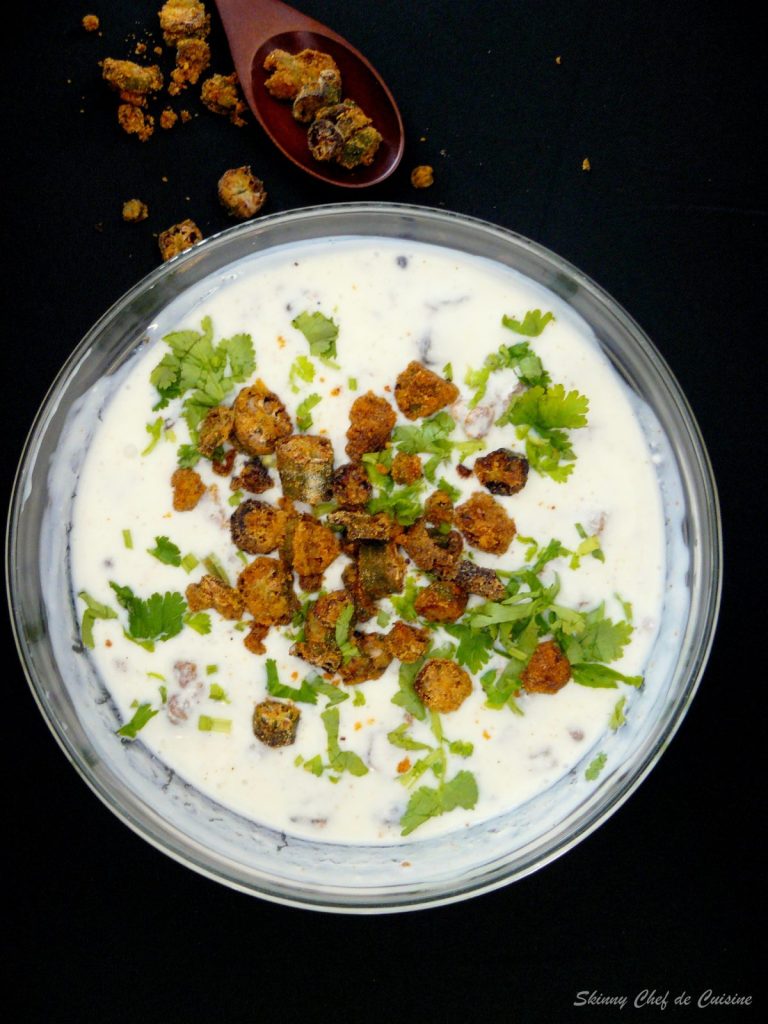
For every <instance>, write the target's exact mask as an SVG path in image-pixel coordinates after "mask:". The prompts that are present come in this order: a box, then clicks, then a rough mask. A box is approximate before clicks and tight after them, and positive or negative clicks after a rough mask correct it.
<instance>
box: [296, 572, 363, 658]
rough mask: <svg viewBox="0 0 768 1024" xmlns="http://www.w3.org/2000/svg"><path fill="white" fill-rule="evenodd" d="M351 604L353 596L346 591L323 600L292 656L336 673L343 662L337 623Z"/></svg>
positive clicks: (315, 607) (311, 614) (308, 619)
mask: <svg viewBox="0 0 768 1024" xmlns="http://www.w3.org/2000/svg"><path fill="white" fill-rule="evenodd" d="M349 603H350V598H349V595H348V594H347V593H346V591H344V590H335V591H333V592H332V593H330V594H324V595H323V596H322V597H319V598H318V599H317V601H315V602H314V604H312V605H310V607H309V610H308V612H307V617H306V620H305V622H304V639H303V640H301V641H299V642H298V643H295V644H294V645H293V647H291V654H293V655H294V656H295V657H298V658H303V659H304V661H308V662H309V663H310V665H314V666H315V667H316V668H320V669H322V670H323V671H324V672H335V671H336V669H337V668H338V667H339V666H340V665H341V661H342V656H341V651H340V650H339V646H338V644H337V643H336V623H337V622H338V619H339V616H340V615H341V613H342V612H343V611H344V609H345V608H346V607H347V605H349Z"/></svg>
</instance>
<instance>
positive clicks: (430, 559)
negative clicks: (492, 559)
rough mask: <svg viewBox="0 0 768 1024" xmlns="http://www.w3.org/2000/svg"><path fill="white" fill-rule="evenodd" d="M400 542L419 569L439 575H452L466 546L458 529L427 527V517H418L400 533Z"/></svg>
mask: <svg viewBox="0 0 768 1024" xmlns="http://www.w3.org/2000/svg"><path fill="white" fill-rule="evenodd" d="M399 539H400V544H401V545H402V546H403V548H404V549H405V551H406V553H407V554H408V556H409V557H410V558H411V560H412V561H413V562H414V564H415V565H416V566H418V568H419V569H423V570H424V571H425V572H433V573H435V575H437V576H445V577H451V576H453V573H454V571H455V569H456V566H457V564H458V561H459V557H460V556H461V552H462V550H463V548H464V542H463V541H462V539H461V535H460V534H459V533H457V531H456V530H451V531H450V533H440V531H439V530H431V529H429V528H428V527H427V524H426V520H425V519H423V518H422V519H417V520H416V522H415V523H414V524H413V525H412V526H409V527H408V529H407V530H405V531H404V532H403V533H401V534H400V538H399Z"/></svg>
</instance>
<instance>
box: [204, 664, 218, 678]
mask: <svg viewBox="0 0 768 1024" xmlns="http://www.w3.org/2000/svg"><path fill="white" fill-rule="evenodd" d="M218 671H219V666H218V665H206V666H205V674H206V675H207V676H215V675H216V673H217V672H218Z"/></svg>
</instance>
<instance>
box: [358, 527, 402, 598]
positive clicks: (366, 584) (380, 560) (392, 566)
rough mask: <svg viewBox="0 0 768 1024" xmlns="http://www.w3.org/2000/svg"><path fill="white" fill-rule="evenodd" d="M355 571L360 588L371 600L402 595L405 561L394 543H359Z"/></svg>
mask: <svg viewBox="0 0 768 1024" xmlns="http://www.w3.org/2000/svg"><path fill="white" fill-rule="evenodd" d="M357 569H358V573H359V578H360V586H361V587H362V588H363V590H364V591H365V593H366V594H367V595H368V597H370V598H371V599H372V600H374V601H376V600H378V598H380V597H386V596H387V595H388V594H400V593H402V590H403V583H404V581H405V559H404V558H403V557H402V555H401V554H400V552H399V551H398V550H397V544H396V543H395V541H393V540H390V541H375V540H371V541H361V543H360V548H359V550H358V553H357Z"/></svg>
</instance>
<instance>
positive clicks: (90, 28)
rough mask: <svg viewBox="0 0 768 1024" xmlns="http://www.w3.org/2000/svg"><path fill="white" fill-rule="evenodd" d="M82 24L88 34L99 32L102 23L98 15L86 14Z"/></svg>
mask: <svg viewBox="0 0 768 1024" xmlns="http://www.w3.org/2000/svg"><path fill="white" fill-rule="evenodd" d="M81 24H82V26H83V28H84V29H85V31H86V32H98V31H99V25H100V24H101V22H100V21H99V16H98V15H97V14H86V15H84V16H83V19H82V21H81Z"/></svg>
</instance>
